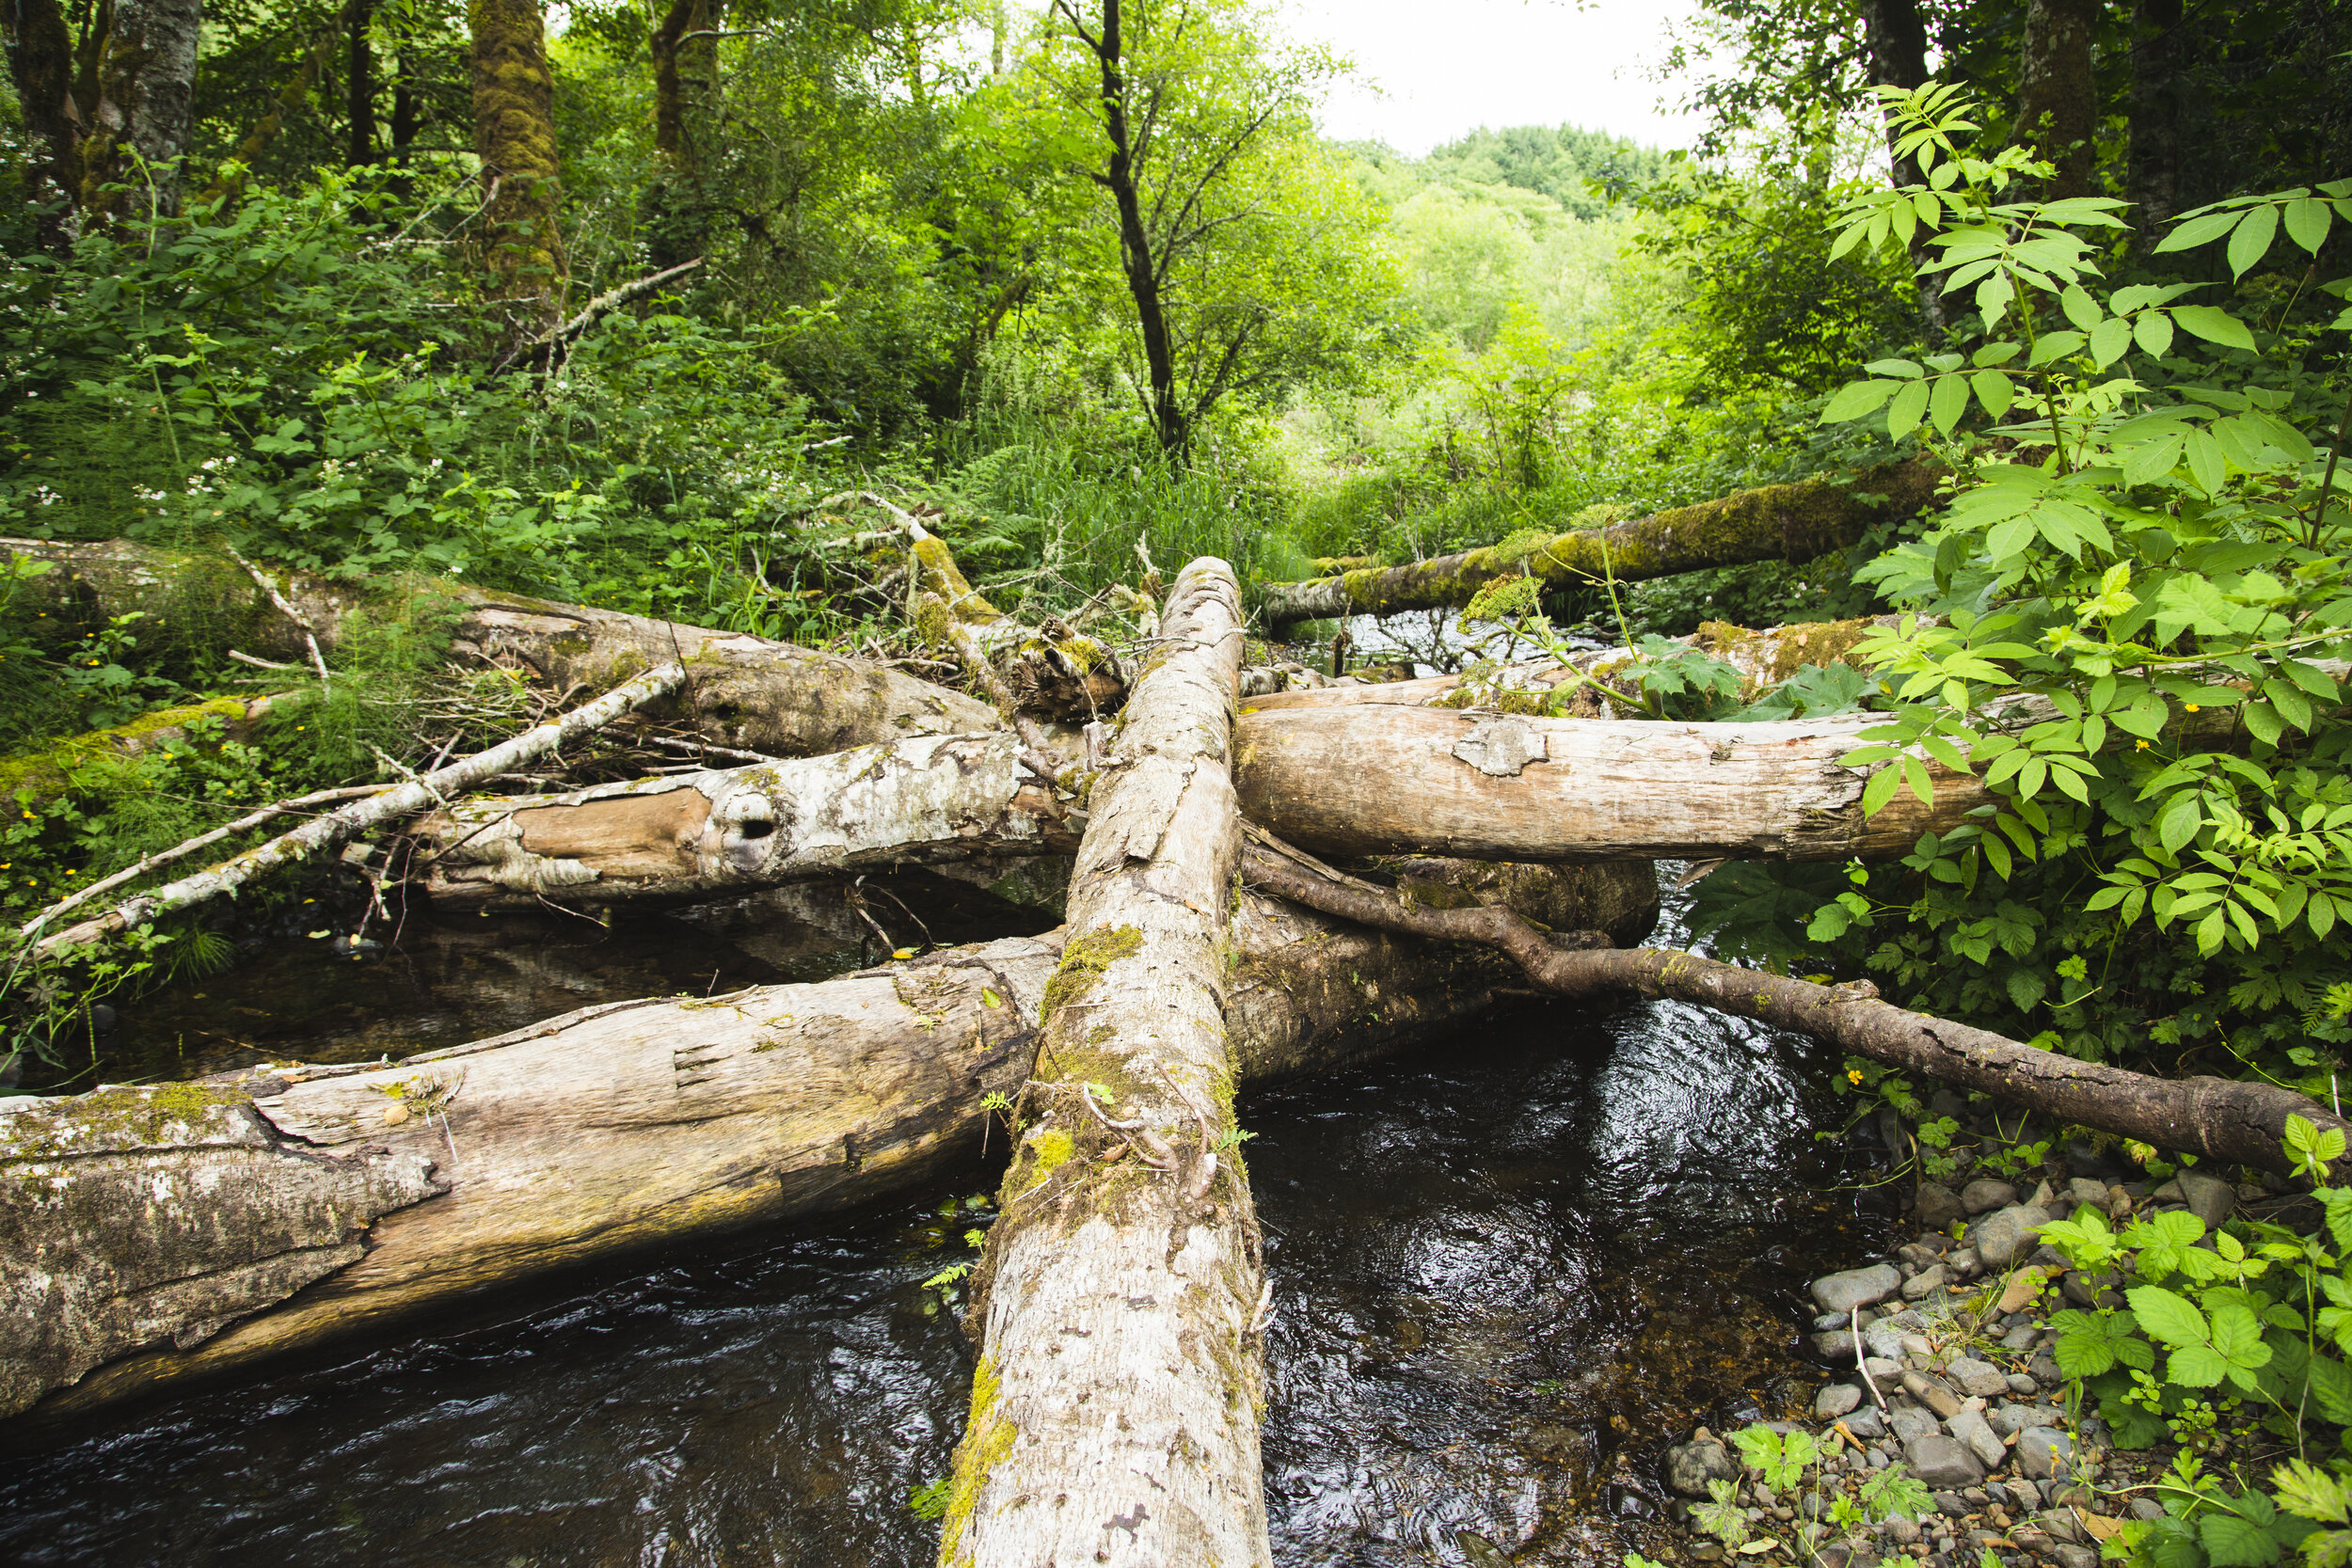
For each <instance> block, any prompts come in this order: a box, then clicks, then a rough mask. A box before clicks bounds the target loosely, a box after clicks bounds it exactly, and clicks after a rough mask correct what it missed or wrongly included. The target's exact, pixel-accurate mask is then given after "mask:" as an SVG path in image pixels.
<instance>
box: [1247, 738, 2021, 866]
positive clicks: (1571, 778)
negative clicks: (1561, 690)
mask: <svg viewBox="0 0 2352 1568" xmlns="http://www.w3.org/2000/svg"><path fill="white" fill-rule="evenodd" d="M1257 705H1258V704H1257V703H1254V702H1253V704H1252V706H1257ZM1881 722H1883V721H1882V720H1881V719H1879V718H1877V717H1875V716H1873V715H1869V714H1849V715H1843V716H1839V717H1835V718H1829V719H1822V720H1818V721H1816V720H1786V721H1769V722H1756V723H1720V724H1685V723H1674V722H1668V721H1645V722H1639V723H1624V722H1614V721H1606V720H1592V719H1538V718H1520V717H1518V716H1517V715H1510V714H1499V713H1495V712H1493V711H1491V710H1487V711H1483V712H1482V711H1479V710H1475V709H1465V710H1460V711H1450V710H1447V709H1443V708H1422V707H1394V706H1388V705H1379V704H1361V703H1359V704H1347V705H1339V706H1321V707H1304V708H1294V709H1287V710H1279V711H1275V712H1264V711H1259V712H1246V713H1244V714H1243V715H1242V718H1241V722H1240V725H1239V728H1238V732H1237V735H1238V739H1237V743H1236V748H1235V750H1236V754H1237V760H1236V764H1235V768H1234V783H1235V784H1236V786H1237V787H1238V788H1239V789H1240V792H1241V802H1242V812H1243V815H1245V816H1248V818H1249V820H1250V821H1251V822H1253V823H1255V824H1257V825H1258V826H1260V827H1263V828H1264V829H1266V830H1267V831H1268V832H1272V833H1274V834H1276V835H1277V836H1278V837H1280V838H1283V839H1286V840H1288V841H1290V842H1291V843H1293V844H1295V845H1297V846H1299V847H1301V848H1304V849H1309V850H1311V851H1313V852H1315V853H1317V854H1322V855H1335V856H1352V855H1379V854H1409V853H1417V852H1427V853H1433V854H1441V855H1461V856H1467V857H1470V858H1473V859H1478V860H1499V861H1551V862H1570V863H1573V862H1579V861H1601V860H1625V859H1636V858H1639V859H1672V858H1679V857H1685V856H1688V857H1693V858H1699V859H1706V858H1715V857H1727V858H1731V859H1740V860H1786V861H1810V860H1842V859H1844V858H1846V857H1847V856H1850V855H1861V856H1865V857H1874V856H1882V857H1883V856H1888V855H1901V854H1908V853H1910V852H1911V849H1912V847H1913V846H1914V845H1915V843H1916V841H1917V839H1918V837H1919V835H1920V834H1921V833H1922V832H1945V831H1947V830H1949V829H1950V828H1952V827H1954V826H1955V825H1957V824H1958V823H1959V822H1960V821H1962V820H1963V817H1964V816H1965V814H1966V813H1967V812H1969V811H1970V810H1972V809H1974V808H1975V807H1977V806H1979V805H1982V804H1985V803H1987V802H1988V801H1989V800H1990V799H1991V797H1990V796H1989V795H1988V794H1987V793H1986V792H1985V790H1984V787H1983V784H1982V783H1981V781H1980V780H1979V779H1977V778H1974V777H1971V776H1969V775H1966V774H1960V773H1953V772H1950V771H1948V770H1947V769H1945V768H1942V767H1941V766H1940V765H1934V764H1930V765H1928V770H1929V773H1930V776H1931V779H1932V781H1933V786H1934V795H1935V804H1934V806H1933V807H1932V809H1931V808H1929V807H1927V806H1923V805H1922V804H1921V803H1920V802H1919V801H1918V800H1917V799H1916V798H1915V797H1914V796H1913V795H1911V793H1910V792H1909V791H1908V790H1898V791H1897V792H1896V794H1895V796H1894V798H1893V799H1892V800H1890V801H1888V803H1887V804H1886V805H1885V806H1884V807H1883V808H1882V809H1881V810H1880V811H1879V813H1878V814H1877V815H1876V816H1872V817H1870V818H1868V819H1867V821H1866V820H1865V819H1864V817H1863V815H1862V788H1863V784H1865V783H1866V782H1867V778H1868V776H1869V772H1870V770H1869V769H1868V768H1846V767H1843V766H1841V765H1840V764H1839V762H1838V760H1837V759H1838V758H1839V757H1841V756H1843V755H1844V754H1845V753H1846V752H1850V751H1851V750H1853V749H1854V748H1855V747H1857V746H1861V745H1864V744H1866V742H1864V741H1862V740H1861V739H1860V738H1858V732H1859V731H1861V730H1863V729H1866V728H1868V727H1870V726H1872V725H1874V724H1878V723H1881Z"/></svg>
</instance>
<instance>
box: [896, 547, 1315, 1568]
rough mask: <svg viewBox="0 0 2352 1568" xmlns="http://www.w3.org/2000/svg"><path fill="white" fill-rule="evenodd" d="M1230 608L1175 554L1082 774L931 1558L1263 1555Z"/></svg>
mask: <svg viewBox="0 0 2352 1568" xmlns="http://www.w3.org/2000/svg"><path fill="white" fill-rule="evenodd" d="M1240 615H1241V589H1240V585H1239V584H1238V583H1236V582H1235V581H1234V579H1233V575H1232V568H1231V567H1229V566H1227V565H1226V564H1225V563H1224V562H1221V561H1215V560H1205V559H1204V560H1200V561H1196V562H1193V563H1192V564H1191V565H1189V566H1187V567H1186V568H1185V569H1184V572H1183V573H1182V574H1181V575H1179V577H1178V578H1177V579H1176V585H1175V588H1174V590H1173V591H1172V592H1171V593H1170V594H1169V595H1168V604H1167V607H1166V610H1165V611H1164V613H1163V615H1162V619H1161V628H1162V636H1163V639H1164V641H1163V642H1162V644H1161V646H1160V648H1159V650H1158V651H1157V652H1156V653H1155V654H1154V656H1153V657H1152V661H1151V663H1150V665H1149V666H1148V668H1147V669H1146V671H1145V672H1144V673H1143V675H1142V678H1141V679H1140V680H1139V681H1138V682H1137V684H1136V689H1135V690H1134V693H1133V694H1132V696H1131V697H1130V699H1129V701H1128V704H1127V707H1126V712H1125V715H1124V720H1123V722H1122V725H1121V727H1120V736H1119V740H1118V743H1117V746H1116V748H1115V750H1114V751H1113V752H1112V754H1111V756H1110V758H1109V759H1108V761H1107V763H1106V765H1105V767H1104V771H1103V773H1102V775H1101V777H1100V778H1099V780H1098V781H1097V783H1096V784H1095V786H1094V791H1093V799H1092V800H1091V802H1090V804H1091V811H1092V817H1091V820H1089V823H1088V825H1087V831H1086V836H1085V840H1084V843H1083V844H1082V846H1081V847H1080V848H1079V851H1078V862H1077V866H1076V868H1075V870H1074V871H1073V874H1072V878H1071V884H1070V932H1071V935H1070V938H1069V941H1068V943H1067V944H1066V946H1065V947H1064V949H1063V954H1062V960H1061V963H1060V965H1059V967H1058V968H1057V969H1056V971H1055V974H1054V979H1053V981H1052V983H1051V985H1050V986H1049V987H1048V988H1047V990H1046V993H1045V998H1044V1002H1045V1016H1044V1020H1043V1025H1042V1027H1043V1037H1042V1040H1041V1045H1040V1048H1039V1064H1038V1077H1037V1079H1036V1080H1035V1081H1034V1082H1033V1083H1032V1084H1031V1085H1029V1086H1028V1089H1027V1092H1026V1096H1025V1103H1026V1104H1027V1106H1028V1107H1029V1111H1030V1120H1029V1122H1028V1125H1027V1126H1026V1128H1025V1131H1024V1132H1023V1133H1022V1136H1021V1140H1020V1142H1019V1143H1018V1144H1017V1145H1016V1147H1015V1149H1014V1154H1013V1161H1012V1164H1011V1166H1010V1168H1009V1170H1008V1171H1007V1172H1006V1175H1005V1181H1004V1187H1003V1197H1002V1199H1001V1201H1000V1204H999V1215H1000V1217H999V1218H998V1220H997V1222H996V1225H995V1227H994V1228H993V1230H992V1231H991V1232H990V1235H989V1239H988V1243H987V1247H986V1249H985V1251H984V1253H983V1255H982V1261H981V1266H980V1270H979V1273H978V1275H977V1286H976V1291H975V1295H976V1301H975V1305H974V1307H973V1308H972V1317H973V1321H974V1322H975V1323H976V1324H977V1326H978V1328H979V1336H978V1337H979V1340H980V1364H979V1370H978V1371H977V1374H976V1376H975V1377H974V1380H973V1390H972V1410H971V1416H970V1419H969V1422H968V1424H967V1426H966V1428H965V1431H964V1434H963V1438H962V1441H961V1443H960V1444H959V1445H958V1446H957V1449H956V1461H955V1470H954V1474H953V1477H952V1481H951V1484H950V1491H949V1500H948V1503H947V1511H946V1523H945V1531H944V1535H943V1538H942V1542H941V1545H940V1561H941V1562H942V1563H943V1564H951V1565H961V1564H971V1565H974V1568H1031V1565H1034V1564H1037V1563H1041V1562H1083V1561H1089V1560H1090V1561H1105V1560H1111V1556H1112V1553H1113V1550H1114V1548H1116V1549H1117V1552H1118V1560H1120V1561H1126V1562H1167V1563H1177V1562H1186V1563H1191V1562H1200V1563H1207V1562H1230V1563H1263V1562H1265V1561H1267V1560H1269V1557H1270V1548H1269V1546H1268V1544H1267V1540H1266V1516H1265V1495H1264V1487H1263V1479H1262V1475H1261V1465H1260V1461H1259V1449H1258V1406H1259V1403H1260V1402H1261V1401H1262V1400H1263V1342H1262V1338H1261V1336H1262V1334H1263V1328H1264V1311H1265V1296H1264V1291H1265V1289H1266V1286H1265V1279H1264V1260H1263V1244H1262V1239H1261V1236H1260V1233H1259V1230H1258V1225H1257V1212H1256V1208H1255V1205H1254V1204H1253V1203H1252V1201H1251V1198H1250V1194H1249V1186H1248V1177H1247V1175H1246V1174H1245V1172H1244V1170H1243V1167H1242V1164H1241V1162H1240V1161H1239V1160H1238V1159H1236V1158H1235V1157H1234V1154H1233V1149H1234V1148H1235V1147H1237V1146H1236V1144H1235V1143H1234V1141H1233V1139H1232V1133H1233V1132H1235V1122H1234V1117H1233V1103H1232V1096H1233V1082H1234V1069H1233V1064H1232V1060H1231V1058H1230V1056H1229V1053H1228V1050H1227V1041H1226V1022H1225V1019H1224V1016H1223V1014H1224V1004H1225V983H1224V982H1225V975H1224V973H1223V970H1224V965H1223V961H1222V951H1221V946H1222V944H1221V942H1220V937H1221V934H1222V929H1223V927H1224V923H1225V921H1224V913H1223V911H1224V910H1225V908H1226V906H1227V902H1228V900H1229V899H1230V898H1231V897H1232V885H1231V884H1232V870H1233V865H1234V862H1235V858H1236V856H1237V854H1238V852H1239V848H1240V817H1239V815H1238V813H1237V811H1236V809H1235V803H1234V798H1233V788H1232V779H1231V775H1230V772H1229V769H1228V762H1229V758H1230V755H1231V751H1232V723H1233V709H1234V704H1235V700H1236V689H1237V686H1238V682H1239V679H1240V673H1241V655H1242V636H1241V627H1240ZM1121 1533H1123V1534H1124V1536H1125V1540H1124V1541H1123V1542H1122V1541H1121V1540H1120V1535H1121Z"/></svg>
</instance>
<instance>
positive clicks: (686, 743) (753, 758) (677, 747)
mask: <svg viewBox="0 0 2352 1568" xmlns="http://www.w3.org/2000/svg"><path fill="white" fill-rule="evenodd" d="M645 741H646V743H647V744H648V745H653V746H667V747H669V748H670V749H671V750H672V751H674V752H700V753H702V754H703V755H704V756H707V757H733V758H735V759H736V760H737V761H738V762H750V763H764V762H782V761H783V760H784V758H782V757H771V756H769V755H768V754H767V753H765V752H744V751H739V750H737V749H736V748H735V747H733V746H713V745H711V744H710V743H709V742H708V741H707V740H677V739H674V738H672V737H671V736H666V735H649V736H645Z"/></svg>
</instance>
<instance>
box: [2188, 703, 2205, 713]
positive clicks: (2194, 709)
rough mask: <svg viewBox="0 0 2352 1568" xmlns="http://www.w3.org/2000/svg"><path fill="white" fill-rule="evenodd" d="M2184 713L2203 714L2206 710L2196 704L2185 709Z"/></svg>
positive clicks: (2191, 704)
mask: <svg viewBox="0 0 2352 1568" xmlns="http://www.w3.org/2000/svg"><path fill="white" fill-rule="evenodd" d="M2183 711H2184V712H2187V713H2202V712H2204V711H2205V710H2204V709H2203V708H2201V707H2200V706H2198V705H2196V704H2195V703H2190V704H2189V705H2187V706H2186V707H2185V709H2183Z"/></svg>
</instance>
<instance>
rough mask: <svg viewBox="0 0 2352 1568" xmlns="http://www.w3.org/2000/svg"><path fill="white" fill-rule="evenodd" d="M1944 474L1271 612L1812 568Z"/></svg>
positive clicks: (1899, 476)
mask: <svg viewBox="0 0 2352 1568" xmlns="http://www.w3.org/2000/svg"><path fill="white" fill-rule="evenodd" d="M1936 476H1937V470H1936V469H1935V468H1933V467H1930V466H1929V465H1927V464H1924V463H1897V464H1890V465H1888V466H1887V467H1882V468H1873V469H1871V470H1869V471H1867V472H1866V473H1863V474H1860V475H1857V476H1855V477H1854V478H1853V479H1851V480H1847V481H1832V480H1820V479H1816V480H1807V481H1805V482H1804V483H1799V484H1768V485H1765V486H1763V487H1762V488H1760V489H1756V490H1742V491H1740V492H1739V493H1738V494H1736V495H1730V496H1725V497H1723V498H1722V499H1718V500H1711V501H1702V502H1700V503H1699V504H1698V505H1696V506H1682V507H1677V508H1675V509H1674V510H1672V511H1669V512H1659V513H1653V514H1652V515H1649V516H1646V517H1639V518H1635V519H1634V520H1633V521H1631V522H1624V523H1614V524H1612V525H1611V526H1609V527H1607V528H1597V529H1586V530H1580V531H1576V532H1573V533H1562V534H1556V535H1554V536H1553V537H1552V538H1550V539H1549V540H1545V541H1542V542H1540V543H1538V544H1534V545H1529V546H1524V547H1521V546H1517V545H1513V544H1510V543H1508V542H1506V543H1505V544H1504V545H1501V546H1487V547H1486V548H1485V549H1476V550H1467V551H1464V552H1463V553H1461V554H1459V555H1447V556H1439V557H1438V558H1436V559H1435V560H1431V561H1421V562H1414V563H1413V564H1411V565H1409V566H1389V567H1371V568H1367V569H1365V570H1362V571H1356V572H1347V573H1343V574H1342V575H1340V576H1338V577H1329V578H1316V579H1314V580H1313V581H1311V582H1279V583H1275V584H1273V585H1271V586H1270V587H1269V588H1268V589H1267V590H1266V596H1265V603H1264V605H1263V608H1262V609H1261V610H1260V614H1261V616H1262V617H1263V619H1264V620H1265V621H1266V623H1267V624H1268V625H1269V626H1274V627H1277V628H1279V627H1282V626H1290V625H1292V624H1293V623H1295V622H1298V621H1319V620H1327V619H1330V618H1333V617H1338V616H1346V615H1387V614H1392V613H1394V612H1396V611H1398V610H1444V609H1460V608H1461V607H1462V606H1464V605H1467V604H1469V603H1470V598H1471V596H1472V595H1474V594H1476V593H1477V592H1478V590H1479V589H1480V588H1481V587H1482V586H1484V585H1485V584H1486V583H1487V582H1490V581H1492V580H1493V579H1494V578H1499V577H1503V576H1506V575H1510V574H1524V575H1526V576H1529V577H1533V578H1536V579H1537V580H1538V581H1541V582H1546V583H1557V584H1561V585H1567V584H1586V583H1593V582H1597V581H1599V580H1601V579H1602V578H1605V577H1611V576H1613V577H1615V578H1618V579H1620V580H1624V581H1631V580H1634V579H1638V578H1662V577H1672V576H1674V575H1675V574H1676V573H1677V572H1695V571H1698V570H1700V569H1702V568H1704V567H1708V566H1739V565H1744V564H1746V563H1748V562H1755V561H1810V560H1812V559H1813V558H1814V557H1816V556H1820V555H1825V554H1827V553H1828V552H1829V551H1831V550H1836V549H1842V548H1844V547H1845V546H1849V545H1851V544H1853V543H1854V542H1855V541H1856V540H1858V539H1860V538H1861V537H1862V535H1863V533H1864V532H1865V531H1867V529H1868V528H1869V527H1870V525H1871V524H1873V523H1878V522H1887V521H1894V520H1898V519H1900V518H1903V517H1908V516H1911V515H1914V514H1915V513H1916V512H1918V511H1919V510H1920V509H1921V508H1923V507H1925V506H1926V505H1927V504H1928V503H1929V501H1930V500H1931V499H1933V497H1934V494H1935V481H1936Z"/></svg>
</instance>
